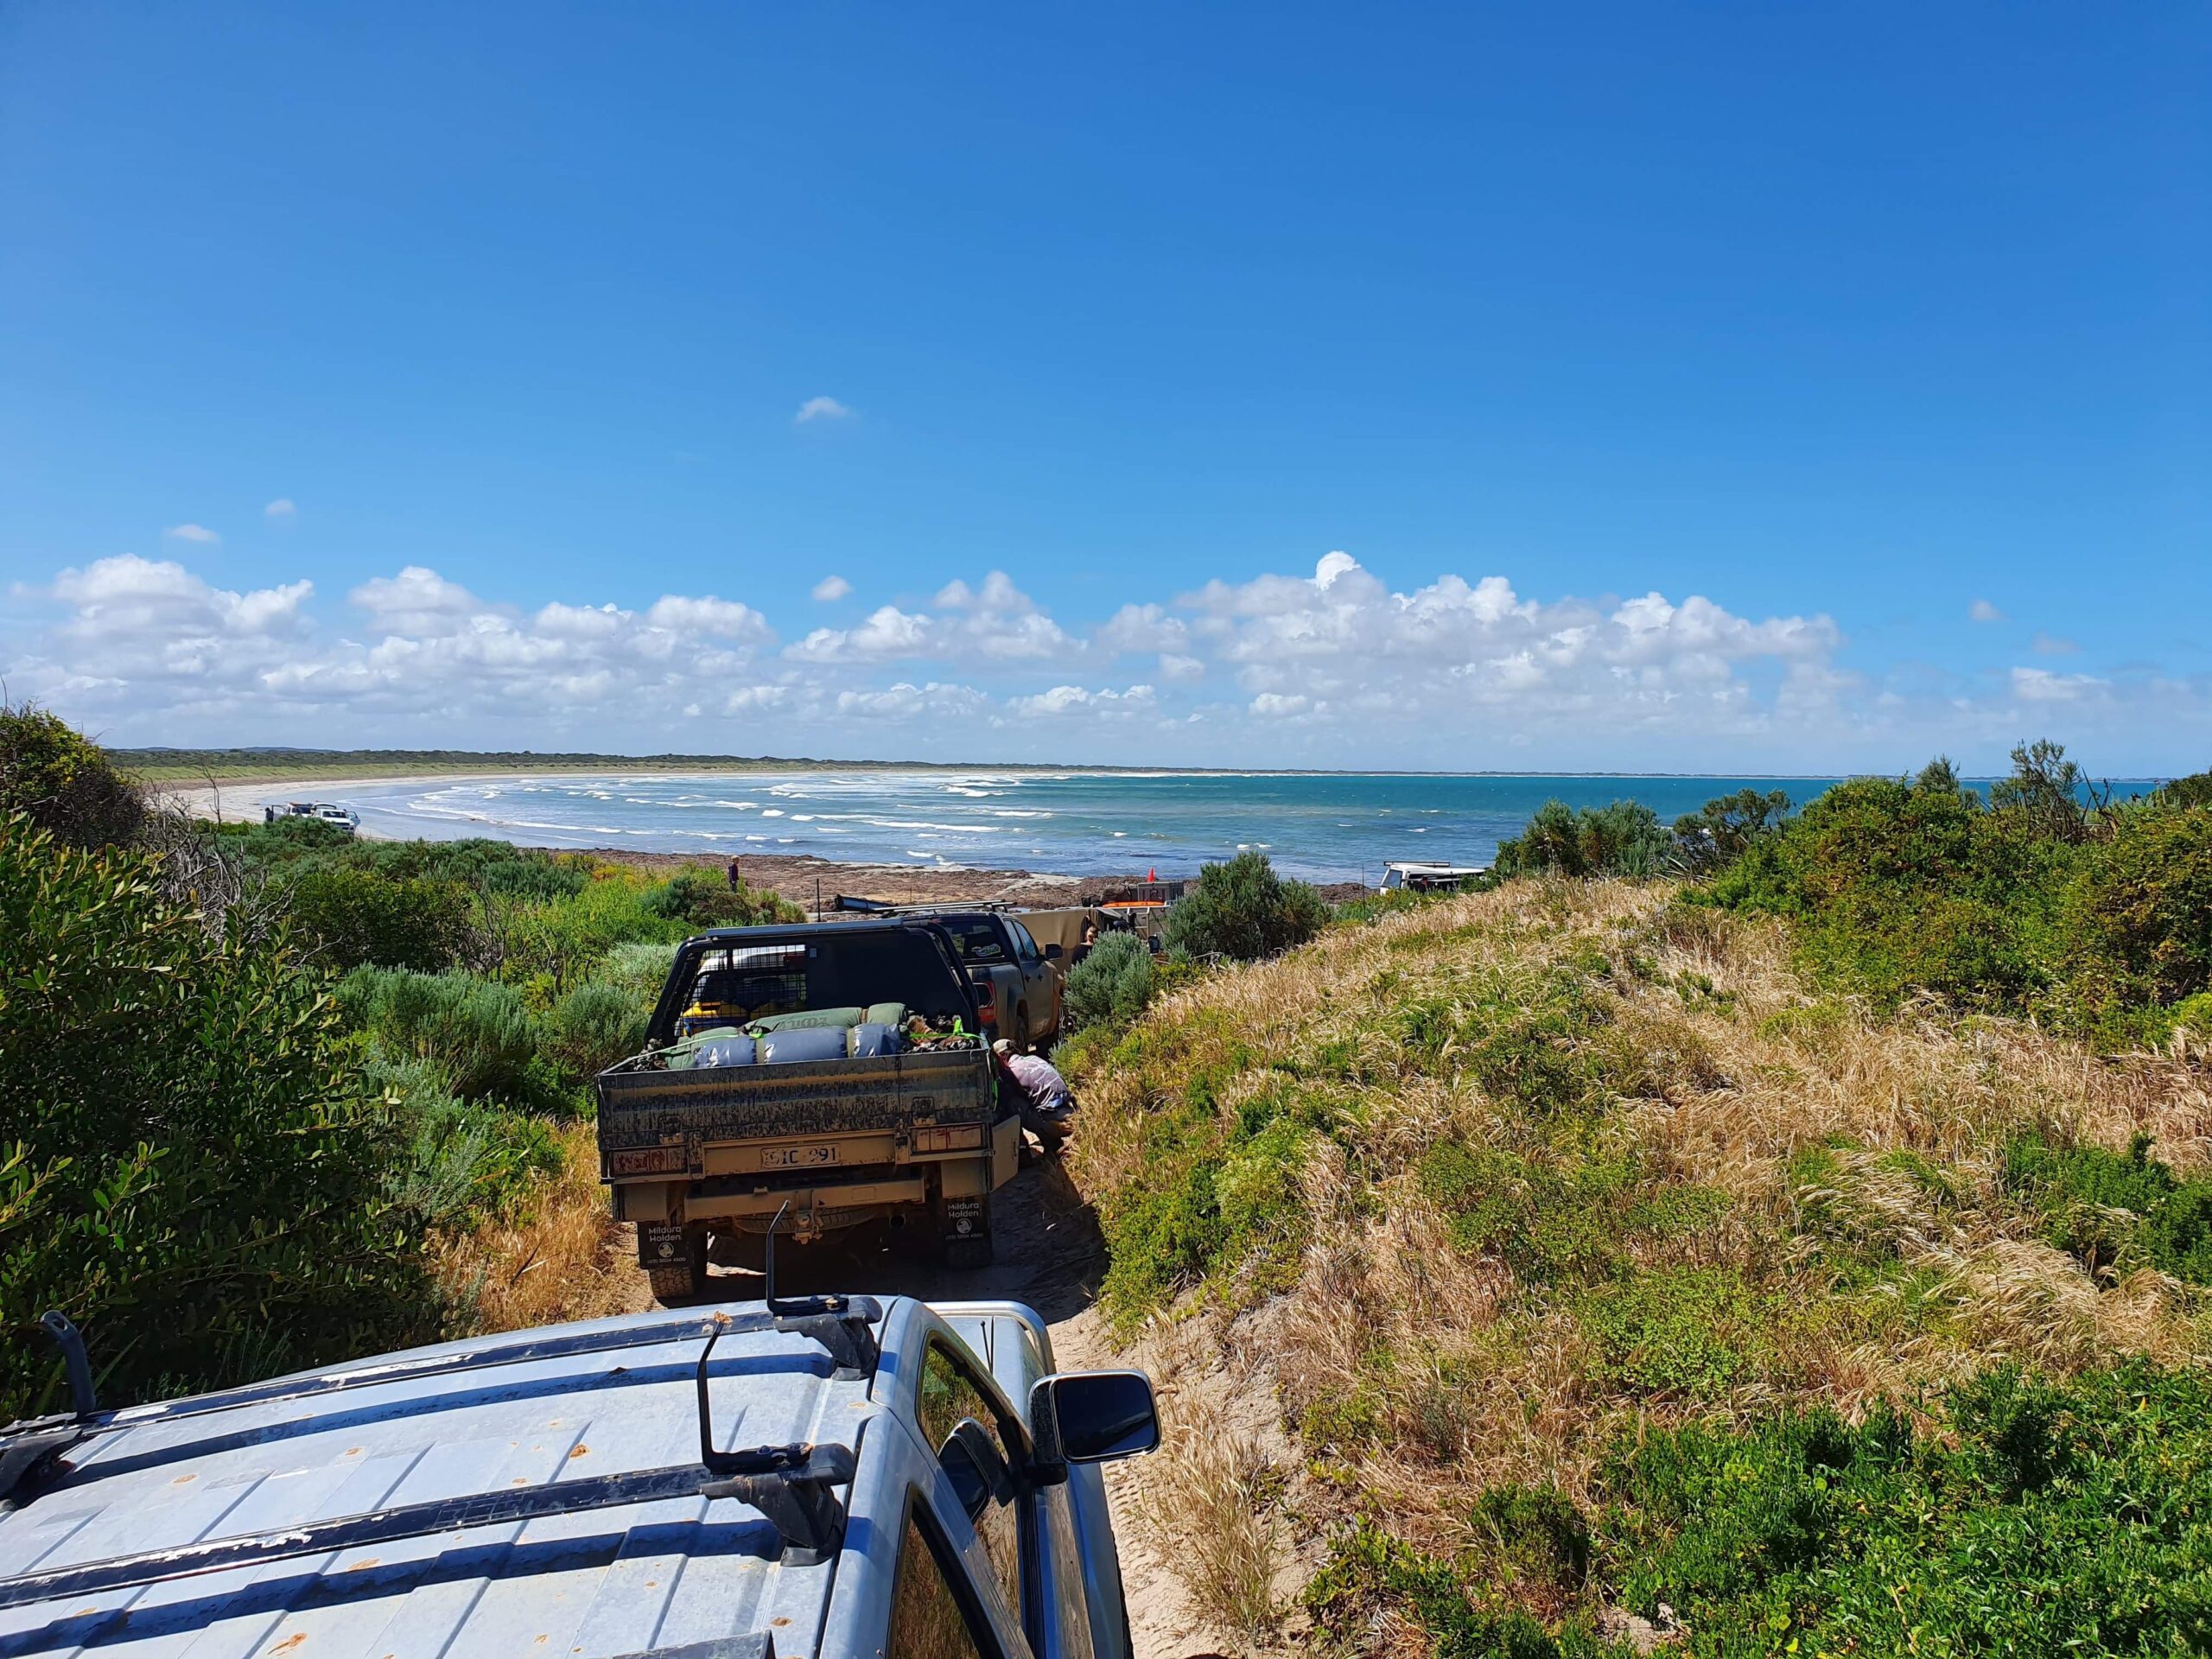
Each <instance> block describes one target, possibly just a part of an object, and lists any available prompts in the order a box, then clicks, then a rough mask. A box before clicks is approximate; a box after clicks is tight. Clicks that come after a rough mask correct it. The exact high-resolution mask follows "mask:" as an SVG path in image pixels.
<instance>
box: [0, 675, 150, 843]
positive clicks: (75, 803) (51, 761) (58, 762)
mask: <svg viewBox="0 0 2212 1659" xmlns="http://www.w3.org/2000/svg"><path fill="white" fill-rule="evenodd" d="M12 812H22V813H24V814H26V815H27V816H28V817H29V820H30V822H31V823H33V824H34V825H35V826H36V827H38V828H39V829H45V830H48V831H49V832H51V833H52V835H53V836H54V839H56V840H57V841H60V842H62V843H64V844H65V845H67V846H71V847H105V846H109V845H112V844H117V843H120V842H129V841H132V840H135V839H136V838H137V835H138V832H139V830H140V829H142V828H143V826H144V823H145V818H146V804H145V802H144V800H143V798H141V797H140V795H139V793H138V791H137V786H136V785H133V784H132V783H131V782H130V779H127V778H125V777H124V776H123V774H122V773H120V772H118V771H116V769H115V768H114V766H111V764H110V763H109V761H108V758H107V756H106V754H105V753H103V752H102V750H101V749H100V747H99V745H98V744H97V743H94V742H92V741H91V740H89V739H87V738H86V737H84V736H82V735H80V734H79V733H78V732H77V731H76V730H75V729H74V728H72V727H71V726H70V725H69V724H68V722H67V721H64V720H62V719H61V718H60V716H58V715H50V714H48V713H47V712H46V711H45V710H44V709H35V708H33V707H32V706H31V705H30V704H29V703H22V704H19V705H16V706H15V707H10V706H8V705H7V704H4V703H0V819H4V818H5V817H7V816H8V815H9V814H10V813H12Z"/></svg>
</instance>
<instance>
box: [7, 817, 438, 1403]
mask: <svg viewBox="0 0 2212 1659" xmlns="http://www.w3.org/2000/svg"><path fill="white" fill-rule="evenodd" d="M158 882H159V875H158V871H157V869H156V862H155V861H154V860H153V859H152V858H151V857H149V856H148V855H144V854H142V853H139V852H136V851H132V850H127V849H99V850H93V851H86V850H80V849H74V848H71V847H68V846H65V845H64V844H62V843H61V842H60V841H59V840H58V839H57V838H56V837H55V836H53V835H52V834H50V833H49V832H48V831H45V830H43V829H38V828H35V826H34V825H33V824H32V823H31V822H30V821H29V817H27V816H24V815H20V814H18V815H16V816H14V817H10V818H8V819H7V820H6V821H5V823H4V824H0V938H5V939H6V941H7V948H6V950H4V951H0V1306H3V1307H4V1308H5V1309H6V1317H7V1319H8V1321H9V1323H10V1324H11V1325H14V1324H20V1323H22V1322H24V1321H28V1320H30V1319H35V1318H36V1316H37V1315H38V1314H39V1313H41V1312H42V1311H43V1310H45V1309H47V1308H49V1307H54V1308H59V1309H60V1311H61V1312H63V1313H67V1315H68V1316H69V1317H70V1318H72V1319H75V1320H76V1321H77V1322H78V1324H79V1325H81V1326H83V1327H84V1329H85V1332H86V1340H87V1342H88V1344H89V1345H90V1348H91V1351H92V1356H93V1360H94V1363H95V1365H96V1366H97V1367H98V1369H99V1380H100V1386H101V1388H102V1390H103V1392H104V1394H105V1396H106V1397H107V1398H108V1399H110V1400H111V1401H124V1400H130V1399H133V1398H143V1397H147V1396H149V1395H152V1394H155V1393H159V1392H165V1391H174V1390H175V1389H193V1388H207V1387H213V1386H217V1385H219V1384H223V1383H232V1382H238V1381H243V1380H245V1379H247V1378H251V1377H254V1376H265V1375H268V1374H269V1373H270V1372H272V1371H277V1370H285V1369H288V1368H290V1367H294V1366H304V1365H310V1364H316V1363H323V1362H326V1361H330V1360H334V1359H337V1358H340V1357H344V1356H346V1355H350V1354H354V1353H359V1352H362V1351H377V1350H381V1349H385V1348H390V1347H392V1346H395V1345H398V1344H404V1343H405V1342H408V1341H411V1340H417V1339H421V1338H425V1337H427V1336H429V1335H430V1334H432V1331H431V1329H430V1326H431V1325H432V1323H433V1320H434V1318H435V1303H434V1300H433V1298H432V1297H431V1295H430V1294H429V1289H428V1287H427V1286H426V1285H425V1283H424V1281H423V1276H422V1274H421V1272H420V1269H419V1267H418V1261H417V1256H416V1251H415V1249H414V1247H413V1246H412V1244H411V1243H410V1241H409V1239H408V1238H407V1236H406V1235H405V1232H404V1227H403V1225H402V1221H401V1218H400V1217H398V1216H397V1215H396V1214H395V1213H394V1211H393V1210H392V1207H391V1204H390V1201H389V1199H388V1197H387V1176H388V1173H389V1172H390V1167H391V1161H392V1156H391V1141H392V1134H391V1119H390V1116H389V1109H388V1107H387V1106H386V1105H385V1103H384V1102H383V1101H382V1100H380V1099H379V1098H378V1096H377V1095H376V1094H375V1092H374V1091H372V1090H368V1089H365V1088H364V1087H363V1086H362V1084H360V1083H359V1080H358V1078H357V1077H356V1076H355V1074H354V1073H353V1069H352V1068H351V1066H350V1065H349V1054H348V1045H347V1044H346V1039H344V1037H343V1034H342V1029H341V1027H340V1023H339V1020H338V1017H337V1014H336V1011H335V1009H334V1007H333V1006H332V1004H331V1002H330V1001H329V999H328V998H327V996H326V995H324V990H323V985H324V982H323V980H322V977H321V976H320V975H318V974H317V973H315V972H314V971H313V970H312V969H309V968H308V967H307V966H306V965H305V964H304V963H302V961H301V960H300V958H299V957H298V956H297V955H296V953H295V952H294V951H292V950H290V949H289V948H288V946H287V945H286V944H284V942H283V940H282V938H279V939H278V940H277V942H276V943H274V944H270V943H266V942H263V943H256V944H247V943H246V942H245V941H244V940H243V939H241V938H238V937H236V936H235V935H219V934H216V933H214V932H212V931H210V930H209V928H208V927H207V925H206V923H205V922H204V921H203V920H202V919H201V918H200V916H198V915H197V914H196V913H194V912H191V911H188V910H184V909H180V908H177V907H175V906H170V905H168V904H166V903H164V902H163V900H162V898H161V896H160V893H159V886H158ZM58 1377H59V1368H58V1367H57V1366H56V1365H55V1364H54V1360H53V1358H52V1356H51V1352H50V1351H48V1350H47V1349H46V1348H45V1347H44V1345H43V1344H34V1343H31V1342H29V1341H21V1340H10V1341H9V1342H7V1343H5V1344H0V1417H12V1416H17V1415H29V1414H33V1413H35V1412H39V1411H45V1410H50V1409H53V1408H54V1407H55V1406H56V1404H57V1402H58V1399H59V1394H58V1387H59V1384H58Z"/></svg>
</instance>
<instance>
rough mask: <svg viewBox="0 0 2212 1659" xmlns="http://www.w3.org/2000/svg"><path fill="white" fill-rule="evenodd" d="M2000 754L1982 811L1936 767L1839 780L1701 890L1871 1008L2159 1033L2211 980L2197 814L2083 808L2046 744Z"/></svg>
mask: <svg viewBox="0 0 2212 1659" xmlns="http://www.w3.org/2000/svg"><path fill="white" fill-rule="evenodd" d="M2014 761H2015V771H2014V774H2013V776H2012V777H2011V778H2009V779H2002V780H2000V781H1999V784H1998V785H1995V786H1993V789H1992V791H1991V794H1992V798H1993V801H1994V802H1995V803H1996V804H1993V805H1990V806H1985V805H1984V804H1983V803H1982V801H1981V799H1980V797H1979V796H1977V795H1976V794H1974V792H1973V791H1970V790H1966V789H1962V788H1961V786H1960V785H1959V782H1958V778H1957V775H1956V772H1955V771H1954V770H1953V769H1952V768H1951V767H1950V766H1949V765H1948V763H1947V762H1941V761H1939V762H1936V763H1933V764H1931V765H1930V766H1929V767H1928V768H1927V769H1926V770H1925V771H1924V772H1922V773H1921V775H1920V776H1919V778H1918V779H1914V780H1911V781H1906V780H1904V779H1853V780H1852V781H1850V782H1848V783H1845V784H1840V785H1837V786H1836V787H1835V788H1834V789H1832V790H1830V791H1827V793H1826V794H1824V795H1822V796H1821V797H1820V798H1818V799H1816V800H1815V801H1814V802H1813V804H1811V805H1810V806H1808V807H1807V808H1806V810H1804V811H1803V812H1802V814H1801V815H1799V816H1798V817H1796V818H1794V819H1791V820H1789V822H1788V823H1785V824H1783V827H1782V829H1780V831H1779V832H1778V833H1776V834H1773V835H1770V836H1765V837H1764V838H1762V839H1760V840H1758V841H1756V842H1753V843H1752V845H1751V847H1750V848H1749V849H1747V850H1746V852H1745V855H1743V856H1742V857H1741V858H1740V859H1739V860H1738V861H1737V862H1736V863H1735V864H1734V865H1732V867H1730V868H1727V869H1726V870H1724V871H1723V872H1721V874H1719V876H1718V877H1716V878H1715V880H1713V885H1712V887H1711V888H1710V890H1709V892H1708V893H1707V894H1706V895H1705V897H1706V899H1707V901H1708V902H1710V903H1713V904H1717V905H1720V906H1726V907H1729V908H1733V909H1739V910H1747V911H1754V912H1765V913H1767V914H1770V915H1777V916H1783V917H1787V918H1789V919H1790V920H1791V921H1792V923H1793V924H1794V925H1795V929H1796V936H1797V941H1798V947H1799V954H1800V956H1801V958H1802V961H1803V963H1804V964H1805V965H1806V966H1808V968H1810V969H1813V970H1814V971H1815V973H1817V974H1819V975H1821V976H1823V977H1826V978H1827V979H1830V980H1833V981H1835V982H1840V983H1841V984H1843V985H1846V986H1847V987H1848V988H1852V989H1853V990H1857V991H1860V992H1863V993H1865V994H1866V995H1867V996H1868V998H1869V1000H1870V1001H1872V1002H1873V1003H1874V1005H1875V1006H1876V1007H1878V1008H1879V1009H1883V1010H1888V1009H1893V1008H1895V1007H1897V1006H1898V1005H1899V1004H1900V1003H1902V1002H1903V1001H1904V1000H1905V999H1906V998H1908V997H1909V996H1910V995H1913V994H1914V993H1916V992H1917V991H1933V992H1935V993H1936V994H1937V995H1941V996H1942V997H1945V998H1947V999H1948V1000H1949V1001H1953V1002H1955V1003H1957V1004H1959V1005H1961V1006H1963V1007H1975V1008H1986V1009H1990V1010H1993V1011H1998V1012H2004V1013H2009V1014H2037V1015H2038V1016H2039V1017H2041V1018H2043V1019H2044V1020H2047V1021H2048V1022H2049V1023H2050V1024H2051V1025H2053V1026H2055V1027H2058V1028H2059V1029H2061V1030H2063V1031H2067V1032H2069V1033H2075V1034H2078V1035H2081V1036H2083V1037H2087V1038H2088V1039H2091V1040H2092V1041H2093V1042H2094V1043H2095V1044H2097V1045H2099V1046H2104V1047H2125V1046H2132V1045H2135V1044H2139V1043H2141V1042H2144V1041H2146V1040H2151V1039H2156V1038H2158V1037H2159V1036H2160V1035H2162V1034H2163V1033H2164V1032H2165V1031H2166V1030H2167V1029H2169V1028H2171V1025H2172V1023H2173V1021H2172V1020H2171V1017H2170V1016H2168V1015H2167V1014H2162V1013H2160V1012H2159V1010H2160V1009H2161V1008H2162V1007H2167V1006H2169V1005H2173V1004H2177V1003H2180V1002H2182V1001H2185V1000H2186V999H2187V998H2189V997H2190V996H2192V995H2198V994H2201V993H2202V992H2203V991H2204V990H2205V989H2206V988H2208V986H2212V807H2206V806H2191V805H2183V804H2176V803H2175V801H2174V798H2172V796H2171V793H2170V792H2169V791H2159V792H2158V793H2157V794H2154V795H2153V796H2152V798H2150V799H2149V800H2147V801H2138V802H2133V803H2129V804H2123V805H2120V806H2110V805H2099V806H2097V807H2095V808H2094V810H2093V809H2091V808H2090V807H2089V806H2088V805H2087V804H2086V803H2085V798H2086V797H2087V796H2088V795H2089V794H2090V792H2091V791H2090V790H2089V786H2088V784H2087V782H2086V780H2085V779H2083V778H2082V774H2081V773H2080V772H2079V770H2078V769H2077V768H2075V766H2074V765H2073V763H2072V762H2070V761H2068V760H2064V758H2063V752H2062V751H2060V750H2059V749H2058V748H2057V747H2056V746H2055V745H2051V744H2029V745H2023V746H2022V747H2020V748H2019V749H2018V750H2016V751H2015V752H2014Z"/></svg>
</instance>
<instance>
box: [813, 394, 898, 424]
mask: <svg viewBox="0 0 2212 1659" xmlns="http://www.w3.org/2000/svg"><path fill="white" fill-rule="evenodd" d="M852 417H853V411H852V410H849V409H848V408H847V407H846V406H845V405H844V404H841V403H839V402H838V401H837V400H836V398H835V397H810V398H808V399H807V400H806V401H805V402H804V403H803V404H800V405H799V406H798V414H796V415H794V416H791V424H792V425H794V426H804V425H805V424H806V423H808V422H809V421H849V420H850V419H852ZM894 424H895V423H894Z"/></svg>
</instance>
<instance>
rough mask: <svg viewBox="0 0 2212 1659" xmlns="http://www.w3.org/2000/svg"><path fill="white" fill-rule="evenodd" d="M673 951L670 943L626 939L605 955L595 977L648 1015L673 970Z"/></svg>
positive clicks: (673, 948) (674, 954) (674, 950)
mask: <svg viewBox="0 0 2212 1659" xmlns="http://www.w3.org/2000/svg"><path fill="white" fill-rule="evenodd" d="M676 951H677V945H676V944H675V943H673V942H671V943H670V944H652V943H650V942H648V941H646V940H643V939H626V940H624V941H623V942H622V943H621V944H618V945H616V946H615V947H614V948H613V950H609V951H608V952H607V957H606V960H605V961H603V962H602V963H600V966H599V970H598V974H597V976H596V977H598V978H599V979H600V980H601V982H604V983H606V984H609V985H613V986H614V987H616V988H619V989H620V991H621V992H622V994H623V995H625V996H626V997H628V998H629V999H630V1000H631V1001H632V1002H635V1003H637V1004H638V1005H639V1007H642V1008H644V1009H645V1010H646V1011H647V1012H648V1013H651V1011H652V1007H653V1006H654V1005H655V1004H656V1003H658V1001H660V994H661V988H662V987H663V986H664V985H666V984H667V982H668V973H669V969H671V968H673V967H675V966H676Z"/></svg>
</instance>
